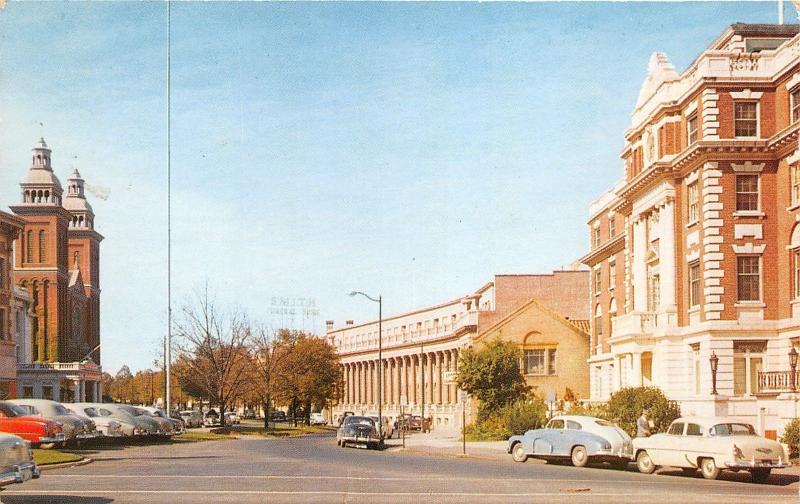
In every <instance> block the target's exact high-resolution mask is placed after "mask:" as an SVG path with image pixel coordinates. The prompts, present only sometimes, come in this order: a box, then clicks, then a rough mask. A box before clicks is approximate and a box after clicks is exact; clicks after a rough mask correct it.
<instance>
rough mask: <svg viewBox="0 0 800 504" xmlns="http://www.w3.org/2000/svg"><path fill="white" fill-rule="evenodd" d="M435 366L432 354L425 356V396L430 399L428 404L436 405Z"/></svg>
mask: <svg viewBox="0 0 800 504" xmlns="http://www.w3.org/2000/svg"><path fill="white" fill-rule="evenodd" d="M434 365H435V363H434V360H433V354H432V353H426V354H425V389H426V390H425V395H426V396H427V397H428V404H429V405H430V404H434V397H433V390H434V388H433V366H434Z"/></svg>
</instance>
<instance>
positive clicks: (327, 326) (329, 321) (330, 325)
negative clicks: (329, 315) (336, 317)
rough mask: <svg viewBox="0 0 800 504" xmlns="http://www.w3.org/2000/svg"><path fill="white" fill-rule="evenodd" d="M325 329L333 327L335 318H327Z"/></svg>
mask: <svg viewBox="0 0 800 504" xmlns="http://www.w3.org/2000/svg"><path fill="white" fill-rule="evenodd" d="M325 329H327V330H328V331H330V330H331V329H333V320H326V321H325Z"/></svg>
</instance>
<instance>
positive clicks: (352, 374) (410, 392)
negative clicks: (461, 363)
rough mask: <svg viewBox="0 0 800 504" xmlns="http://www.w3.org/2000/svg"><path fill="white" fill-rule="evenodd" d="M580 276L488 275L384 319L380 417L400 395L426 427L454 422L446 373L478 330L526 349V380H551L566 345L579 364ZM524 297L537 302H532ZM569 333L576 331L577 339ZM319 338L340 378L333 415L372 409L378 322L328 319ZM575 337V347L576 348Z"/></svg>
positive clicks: (393, 413) (454, 397)
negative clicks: (461, 292) (335, 358)
mask: <svg viewBox="0 0 800 504" xmlns="http://www.w3.org/2000/svg"><path fill="white" fill-rule="evenodd" d="M587 282H588V272H587V271H585V270H583V271H556V272H554V273H552V274H549V275H496V276H495V277H494V280H493V281H492V282H489V283H487V284H486V285H484V286H483V287H481V288H480V289H478V290H477V291H475V292H474V293H472V294H468V295H466V296H464V297H462V298H459V299H455V300H452V301H450V302H447V303H443V304H440V305H436V306H432V307H428V308H423V309H419V310H415V311H412V312H408V313H404V314H401V315H395V316H391V317H387V318H384V319H383V324H382V333H381V334H382V347H383V352H382V358H383V365H382V368H383V377H382V386H383V403H384V404H383V412H384V415H385V416H388V417H389V418H390V419H391V420H394V419H395V418H396V417H397V415H399V414H400V406H401V404H400V403H401V399H404V404H403V407H404V410H405V411H406V412H410V413H413V414H417V415H419V414H424V415H425V416H426V417H428V416H430V417H432V419H433V428H434V429H436V428H442V429H457V428H459V427H460V423H461V417H460V412H461V403H460V402H459V397H458V393H457V392H458V391H457V390H456V387H455V385H452V384H449V383H448V382H447V380H446V377H447V374H448V372H454V371H456V369H457V362H458V356H459V352H460V350H461V349H463V348H466V347H469V346H472V345H474V344H480V340H481V339H483V338H484V336H486V337H488V336H489V335H491V336H492V337H494V336H495V335H497V334H501V333H502V337H505V338H513V339H514V340H515V341H517V340H518V341H519V343H520V347H521V349H523V350H524V351H525V352H527V353H525V354H524V355H525V357H523V359H522V362H521V366H522V369H523V370H524V372H525V373H526V375H527V379H528V380H529V381H530V382H531V383H532V384H545V383H550V382H549V381H548V380H550V381H552V380H553V379H555V378H556V377H557V374H558V370H559V369H560V367H559V366H560V364H556V358H557V359H558V363H561V362H562V361H563V362H571V359H572V358H573V357H574V356H569V355H568V354H569V353H570V352H573V351H576V352H577V355H578V356H579V357H578V358H579V359H580V361H581V363H582V365H583V366H582V367H584V368H585V362H586V360H585V359H586V356H587V355H586V354H588V348H587V344H588V336H587V335H586V333H585V332H583V329H581V328H582V327H583V328H586V329H587V330H588V321H587V317H588V315H589V308H588V304H587V302H586V294H587ZM532 299H536V300H538V301H539V302H538V303H536V305H535V306H534V305H533V304H532V303H530V301H531V300H532ZM543 314H544V315H543ZM536 320H538V322H534V321H536ZM554 320H557V321H556V322H553V321H554ZM558 321H560V322H558ZM487 330H488V332H489V334H487ZM503 331H505V332H503ZM542 334H544V336H542ZM576 334H579V335H583V337H582V340H581V337H580V336H578V337H577V338H576V336H575V335H576ZM562 337H563V338H562ZM327 338H328V340H329V341H330V342H331V344H333V345H334V346H335V347H336V349H337V352H338V353H339V356H340V363H341V366H342V375H343V383H344V390H343V398H342V400H341V401H340V403H339V404H338V405H336V406H335V407H334V408H333V415H334V417H335V418H336V417H338V416H339V415H341V414H342V413H343V412H345V411H354V412H357V413H376V412H377V410H378V362H379V361H378V321H377V320H374V321H370V322H367V323H364V324H359V325H354V324H353V323H352V321H348V322H347V324H346V325H345V326H344V327H341V328H336V329H334V328H333V322H329V324H328V331H327ZM581 341H582V344H581V343H580V342H581ZM576 342H577V344H578V347H580V348H578V349H577V350H575V344H576ZM556 355H558V357H556ZM540 360H541V362H540ZM528 363H529V364H530V365H528ZM567 369H569V367H568V366H567V367H565V368H564V372H566V370H567ZM551 371H552V372H551ZM564 372H562V373H561V374H560V375H561V376H562V377H564V378H565V380H564V383H565V384H568V382H569V379H572V380H574V381H573V382H571V383H572V385H571V386H572V387H574V388H573V390H576V389H578V390H582V387H583V388H586V387H587V385H588V383H587V382H586V381H587V380H586V378H585V376H584V374H581V373H578V374H576V375H575V376H570V377H569V378H567V376H566V375H565V373H564ZM582 377H583V378H582ZM582 379H583V383H581V380H582ZM559 385H560V382H559ZM565 386H566V385H565ZM468 409H469V408H468Z"/></svg>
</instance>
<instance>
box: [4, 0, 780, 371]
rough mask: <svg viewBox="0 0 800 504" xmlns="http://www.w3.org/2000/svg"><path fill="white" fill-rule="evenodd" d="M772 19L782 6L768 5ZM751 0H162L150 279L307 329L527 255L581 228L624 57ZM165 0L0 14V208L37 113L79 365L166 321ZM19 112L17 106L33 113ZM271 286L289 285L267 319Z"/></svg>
mask: <svg viewBox="0 0 800 504" xmlns="http://www.w3.org/2000/svg"><path fill="white" fill-rule="evenodd" d="M787 4H789V5H787V7H786V13H787V20H789V19H794V15H793V12H792V8H791V7H790V5H791V4H790V3H789V2H787ZM776 18H777V14H776V8H775V4H774V3H672V4H665V3H646V4H633V3H591V4H589V3H558V4H546V3H534V4H518V3H514V4H499V3H481V4H478V3H472V4H457V3H442V4H419V3H394V4H379V3H370V4H359V3H308V4H294V3H176V4H173V5H172V51H171V62H172V72H171V85H172V95H171V96H172V102H171V103H172V143H171V147H172V149H171V150H172V160H173V162H172V170H173V172H172V181H173V199H172V208H173V217H174V220H173V287H174V290H173V298H174V299H175V308H178V307H179V306H180V305H181V303H182V302H183V301H184V300H185V299H186V298H187V297H188V296H189V294H190V293H191V291H192V289H193V288H197V287H200V286H202V285H203V283H204V282H206V281H208V282H209V284H210V286H211V287H212V289H214V291H215V292H216V296H217V300H218V302H219V303H220V304H221V305H224V306H234V305H236V306H240V307H241V308H242V309H244V310H246V311H247V312H248V313H249V314H250V316H251V317H252V318H254V319H258V320H261V321H263V322H265V323H268V324H271V325H273V326H280V325H282V324H286V325H292V326H294V327H297V328H305V329H308V330H316V331H318V332H321V331H323V330H324V321H325V320H326V319H333V320H335V321H337V323H342V322H343V321H344V320H345V319H355V320H366V319H368V318H372V317H373V316H374V314H375V313H374V310H375V307H374V306H373V305H372V304H371V303H368V302H366V301H365V300H363V299H357V298H350V297H348V296H347V295H346V293H347V292H349V291H351V290H354V289H356V290H363V291H366V292H368V293H371V294H374V295H377V294H378V293H381V294H383V296H384V299H385V304H384V309H385V312H387V313H393V312H398V311H405V310H408V309H411V308H414V307H417V306H424V305H427V304H431V303H436V302H440V301H444V300H448V299H451V298H454V297H457V296H460V295H462V294H464V293H466V292H469V291H472V290H474V289H476V288H478V287H479V286H481V285H482V284H484V283H485V282H486V281H488V280H490V279H491V276H492V275H493V274H495V273H528V272H549V271H551V270H553V269H557V268H559V267H560V266H561V265H564V264H567V263H569V262H571V261H574V260H575V259H577V258H579V257H580V256H582V255H583V254H584V253H585V251H586V248H587V246H588V239H587V238H588V234H587V231H586V227H585V221H586V217H587V214H588V205H589V203H590V202H591V201H592V200H593V199H595V198H596V197H597V196H598V195H599V194H601V193H602V192H603V191H604V190H605V189H606V188H608V187H610V186H611V185H612V184H613V183H614V181H615V180H617V179H618V178H619V177H620V176H621V175H622V164H621V162H620V160H619V158H618V154H619V151H620V149H621V147H622V142H623V140H622V133H623V131H624V129H625V128H626V127H627V125H628V123H629V119H630V113H631V111H632V109H633V106H634V104H635V101H636V97H637V95H638V92H639V87H640V85H641V83H642V81H643V79H644V77H645V73H646V68H647V61H648V58H649V56H650V54H651V53H652V52H654V51H664V52H666V53H667V54H668V55H669V56H670V58H671V59H672V62H673V63H674V64H675V66H676V67H677V68H678V70H679V71H681V70H683V69H684V68H685V67H686V66H687V65H688V64H689V63H690V62H691V61H692V60H693V59H694V57H695V56H696V55H697V53H698V52H700V51H701V50H702V49H704V48H705V47H706V46H707V44H709V43H710V42H711V41H712V40H713V39H714V38H715V37H716V36H717V35H718V34H719V33H720V32H721V31H722V30H723V29H724V28H725V27H726V26H727V25H729V24H731V23H733V22H737V21H742V22H775V20H776ZM166 58H167V25H166V4H164V3H144V2H132V3H123V2H110V3H70V4H65V3H56V2H53V3H10V4H8V5H6V7H5V9H4V10H2V11H0V207H2V208H4V209H5V208H7V206H8V205H11V204H14V203H16V202H17V201H18V200H19V188H18V185H17V184H18V183H19V181H20V180H21V179H22V178H23V177H24V175H25V172H26V170H27V168H28V159H29V152H30V151H29V149H30V148H31V147H32V146H33V143H34V142H35V140H36V139H37V138H38V137H39V136H40V135H44V136H45V138H46V139H47V141H48V143H49V144H50V146H51V148H52V149H53V160H54V165H55V168H56V172H57V174H58V175H59V177H60V178H61V179H62V181H64V179H65V178H66V176H67V174H68V172H69V168H70V166H72V165H74V166H77V167H78V168H79V169H80V170H81V173H82V174H83V176H84V178H85V179H86V180H87V183H89V184H90V185H92V186H94V187H95V188H99V190H100V192H102V191H104V190H108V191H109V193H108V199H107V200H101V199H99V198H97V197H92V196H90V200H91V203H92V204H93V206H94V208H95V212H96V213H97V219H96V227H97V229H98V230H99V231H100V232H101V233H102V234H104V235H105V236H106V240H105V241H104V242H103V245H102V249H101V253H102V264H101V275H102V276H101V282H102V289H103V294H102V308H101V310H102V341H103V364H104V367H105V368H106V369H107V370H108V371H111V372H115V371H116V370H117V369H118V368H119V367H120V366H121V365H122V364H123V363H127V364H129V365H130V366H131V368H133V369H139V368H146V367H149V366H152V362H153V359H155V358H156V357H157V356H158V354H159V352H160V350H159V341H160V338H161V337H162V336H163V334H164V332H165V327H166V271H167V270H166V263H167V261H166V235H167V233H166V224H167V222H166V207H167V205H166V157H167V135H166V132H167V124H166V115H167V94H166V93H167V87H166V83H167V59H166ZM40 123H43V126H42V125H40ZM273 298H288V299H298V298H304V299H313V300H314V301H315V306H316V308H317V309H318V310H319V315H318V316H314V317H309V318H307V319H303V318H302V317H299V316H298V317H296V318H294V319H293V320H292V319H285V318H284V319H282V318H281V317H279V316H276V315H275V314H273V313H271V308H272V306H271V305H272V304H273Z"/></svg>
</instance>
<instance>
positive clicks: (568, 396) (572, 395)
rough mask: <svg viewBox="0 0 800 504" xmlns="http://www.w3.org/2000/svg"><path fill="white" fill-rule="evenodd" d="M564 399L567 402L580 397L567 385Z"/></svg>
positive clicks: (572, 401)
mask: <svg viewBox="0 0 800 504" xmlns="http://www.w3.org/2000/svg"><path fill="white" fill-rule="evenodd" d="M564 400H565V401H567V402H571V403H574V402H575V401H577V400H578V398H577V397H576V396H575V392H573V391H572V389H571V388H569V387H567V388H566V389H564Z"/></svg>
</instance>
